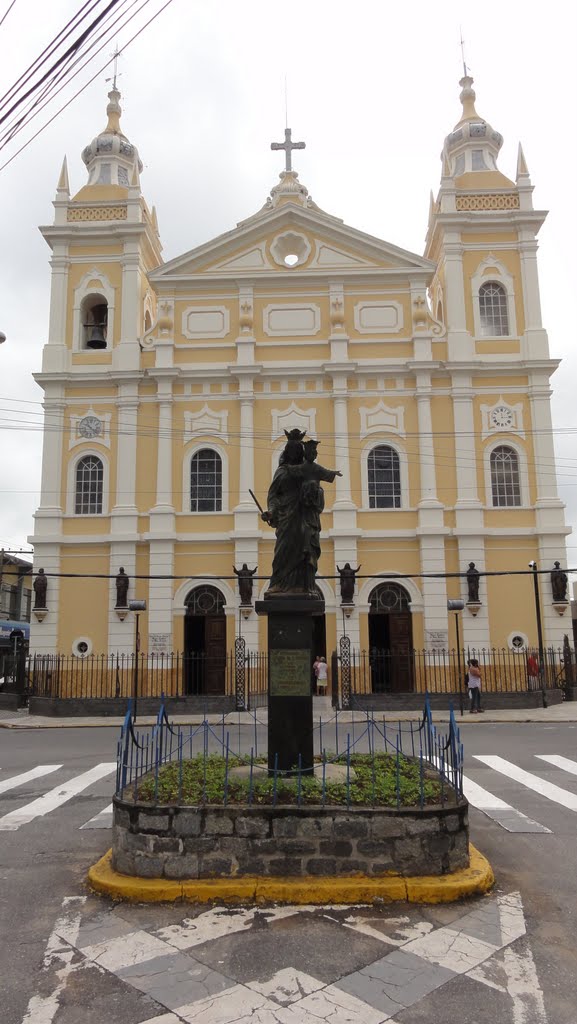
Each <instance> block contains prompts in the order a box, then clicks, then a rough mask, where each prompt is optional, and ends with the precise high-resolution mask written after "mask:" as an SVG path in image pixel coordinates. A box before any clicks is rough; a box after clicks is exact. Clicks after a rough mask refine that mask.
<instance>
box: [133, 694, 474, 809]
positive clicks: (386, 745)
mask: <svg viewBox="0 0 577 1024" xmlns="http://www.w3.org/2000/svg"><path fill="white" fill-rule="evenodd" d="M313 731H314V748H315V765H314V766H313V768H311V767H303V766H302V764H301V763H300V758H299V764H298V765H297V766H295V769H294V770H293V771H292V772H290V773H287V772H282V771H280V770H278V769H276V768H275V769H274V771H273V772H272V775H271V774H270V773H267V772H266V771H264V770H263V765H262V764H261V763H260V762H259V757H261V756H262V754H263V753H265V752H266V749H265V748H266V723H265V722H262V721H259V718H258V712H256V711H255V712H252V713H244V714H242V715H239V714H234V713H233V714H229V715H224V714H223V715H222V716H220V719H218V718H216V716H215V717H214V718H213V719H212V720H211V721H209V720H208V718H206V717H205V718H204V719H203V721H202V722H200V723H198V724H197V725H187V726H184V725H176V724H172V723H171V722H170V721H169V718H168V715H167V713H166V708H165V705H164V701H162V702H161V706H160V709H159V712H158V717H157V720H156V723H155V725H154V726H145V727H143V728H138V727H137V726H136V724H135V722H134V719H133V715H132V707H131V706H130V707H129V709H128V711H127V714H126V717H125V720H124V723H123V726H122V729H121V733H120V737H119V740H118V748H117V772H116V795H117V796H119V797H120V796H122V798H123V799H125V800H126V799H128V800H134V801H136V800H138V799H139V791H140V787H141V784H142V782H143V780H145V779H147V781H148V786H149V792H150V788H151V787H152V792H153V793H154V799H155V800H157V798H158V794H159V786H160V783H161V779H162V772H163V768H165V766H166V765H174V766H175V768H176V774H177V800H176V802H177V803H178V802H180V801H181V800H182V796H183V774H184V771H185V767H186V764H187V762H189V761H192V760H193V759H200V763H201V764H202V765H203V779H204V782H203V786H202V798H201V802H202V803H206V802H207V799H206V774H207V766H208V763H209V758H210V757H211V756H212V755H215V754H216V755H220V757H221V758H222V759H223V760H224V789H223V802H224V803H225V804H226V803H227V799H228V792H229V787H230V781H231V774H230V771H231V768H232V767H233V765H234V766H238V765H239V764H242V765H245V766H246V767H247V768H248V787H247V797H246V799H247V802H248V803H249V804H252V803H253V802H254V800H255V782H256V779H257V778H264V777H267V778H268V779H269V780H270V779H271V778H272V803H273V804H276V803H277V801H278V799H279V794H278V790H279V787H282V784H283V783H285V782H286V778H287V776H289V775H290V777H291V780H292V782H291V784H292V785H293V786H295V785H296V790H295V796H294V798H293V799H292V801H291V802H293V803H296V804H297V805H298V806H300V805H301V804H302V803H303V783H304V782H305V780H307V779H311V777H312V773H313V771H315V769H316V771H315V777H316V779H317V781H318V782H319V783H320V793H319V794H318V795H319V801H318V802H319V803H321V804H322V805H323V806H324V805H326V804H328V803H330V802H331V801H330V798H329V797H330V794H328V793H327V788H328V782H329V780H328V777H327V775H328V773H329V766H330V765H332V764H340V765H343V766H344V767H345V773H344V785H345V791H346V804H347V806H351V785H352V784H353V780H354V777H355V776H354V772H352V771H351V768H352V765H351V758H353V757H354V756H355V755H358V754H364V755H365V756H366V755H368V757H369V763H370V764H371V766H372V777H373V801H372V802H373V803H375V785H374V779H375V771H376V766H377V762H378V758H379V756H382V755H383V754H387V755H389V757H391V758H393V759H394V764H395V773H396V784H395V797H396V804H397V807H400V806H401V775H402V772H403V769H404V768H406V766H407V764H408V763H411V762H412V763H413V765H416V764H418V768H419V771H418V778H419V787H418V788H419V798H418V802H419V804H420V805H421V806H423V805H424V803H425V802H426V797H425V785H426V782H427V781H429V780H431V779H434V780H436V781H437V783H438V784H439V787H440V803H441V804H443V805H444V804H445V803H447V802H455V800H459V799H460V798H461V797H462V795H463V744H462V742H461V738H460V732H459V727H458V725H457V722H456V719H455V716H454V713H453V710H452V709H451V712H450V718H449V723H448V728H447V730H446V732H443V733H440V732H439V731H438V730H437V728H436V727H435V726H434V724H433V720H432V714H431V706H430V702H429V698H428V695H427V696H426V697H425V701H424V708H423V715H422V718H421V720H420V721H419V722H394V723H392V722H387V721H386V718H385V716H381V717H377V716H375V715H374V714H373V713H370V712H368V711H367V712H366V713H365V714H364V715H359V714H358V713H355V715H352V716H351V714H350V713H346V712H339V711H335V713H334V715H333V717H332V718H331V719H330V720H329V721H324V722H323V721H322V720H319V722H318V724H317V725H315V726H314V730H313ZM331 748H332V749H331ZM275 763H277V759H275ZM307 802H309V803H310V798H309V799H308V800H307Z"/></svg>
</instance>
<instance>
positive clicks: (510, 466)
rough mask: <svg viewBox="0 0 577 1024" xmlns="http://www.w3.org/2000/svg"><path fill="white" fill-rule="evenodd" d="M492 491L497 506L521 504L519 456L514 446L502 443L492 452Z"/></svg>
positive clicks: (494, 503) (504, 506)
mask: <svg viewBox="0 0 577 1024" xmlns="http://www.w3.org/2000/svg"><path fill="white" fill-rule="evenodd" d="M490 462H491V491H492V498H493V505H494V507H495V508H506V507H513V506H515V505H520V504H521V480H520V475H519V456H518V455H517V452H516V451H515V449H514V448H510V447H509V446H508V445H505V444H503V445H500V446H499V447H498V448H494V449H493V451H492V452H491V460H490Z"/></svg>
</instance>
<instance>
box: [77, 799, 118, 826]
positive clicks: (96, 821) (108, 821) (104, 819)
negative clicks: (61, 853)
mask: <svg viewBox="0 0 577 1024" xmlns="http://www.w3.org/2000/svg"><path fill="white" fill-rule="evenodd" d="M112 809H113V808H112V804H108V807H105V808H104V809H103V810H102V811H99V812H98V814H95V815H94V817H93V818H91V819H90V821H86V822H85V823H84V825H81V826H80V828H112Z"/></svg>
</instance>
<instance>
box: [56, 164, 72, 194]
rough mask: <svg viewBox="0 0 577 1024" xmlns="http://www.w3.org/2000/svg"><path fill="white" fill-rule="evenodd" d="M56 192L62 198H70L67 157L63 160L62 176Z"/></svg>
mask: <svg viewBox="0 0 577 1024" xmlns="http://www.w3.org/2000/svg"><path fill="white" fill-rule="evenodd" d="M56 192H57V193H58V194H59V196H60V198H63V199H70V184H69V181H68V161H67V159H66V157H64V160H63V161H62V168H61V170H60V177H59V179H58V184H57V186H56Z"/></svg>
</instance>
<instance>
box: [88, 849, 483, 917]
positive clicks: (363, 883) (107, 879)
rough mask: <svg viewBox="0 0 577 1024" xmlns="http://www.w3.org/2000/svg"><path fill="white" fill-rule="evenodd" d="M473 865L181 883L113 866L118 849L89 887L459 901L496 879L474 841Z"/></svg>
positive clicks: (157, 897)
mask: <svg viewBox="0 0 577 1024" xmlns="http://www.w3.org/2000/svg"><path fill="white" fill-rule="evenodd" d="M469 858H470V865H469V867H468V868H463V869H462V870H461V871H453V872H452V873H451V874H449V875H419V876H416V877H413V878H403V877H402V876H401V875H394V874H391V875H383V876H382V877H381V878H369V877H368V876H367V875H347V876H344V877H339V876H336V877H334V878H332V877H330V878H327V877H323V878H314V877H313V876H312V875H307V876H306V877H304V878H268V877H265V876H264V875H262V876H258V877H257V876H254V875H252V876H245V877H243V878H199V879H187V880H185V881H182V882H179V881H178V880H176V879H174V880H171V879H168V878H136V877H134V876H132V875H121V874H120V873H119V872H118V871H115V870H114V868H113V867H112V850H109V851H108V853H105V854H104V857H101V859H100V860H99V861H97V862H96V864H93V866H92V867H91V868H90V871H89V872H88V879H87V881H88V885H89V886H90V888H91V889H94V890H95V891H96V892H100V893H103V894H104V895H106V896H110V897H111V898H112V899H115V900H127V901H128V902H130V903H165V902H174V901H175V900H189V901H190V902H193V903H210V902H211V901H213V900H218V902H220V903H254V902H255V901H256V902H257V903H307V904H311V903H313V904H314V903H318V904H321V905H322V904H324V903H343V904H347V903H373V902H374V901H375V900H379V902H380V901H382V902H384V903H397V902H408V903H453V902H454V901H455V900H460V899H463V898H464V897H465V896H474V895H476V894H478V893H483V892H487V891H488V890H489V889H490V888H491V886H492V885H493V883H494V881H495V876H494V875H493V869H492V868H491V865H490V864H489V861H488V860H487V859H486V857H484V856H483V854H482V853H479V851H478V850H477V849H476V848H475V847H474V846H473V845H472V843H470V844H469Z"/></svg>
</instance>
